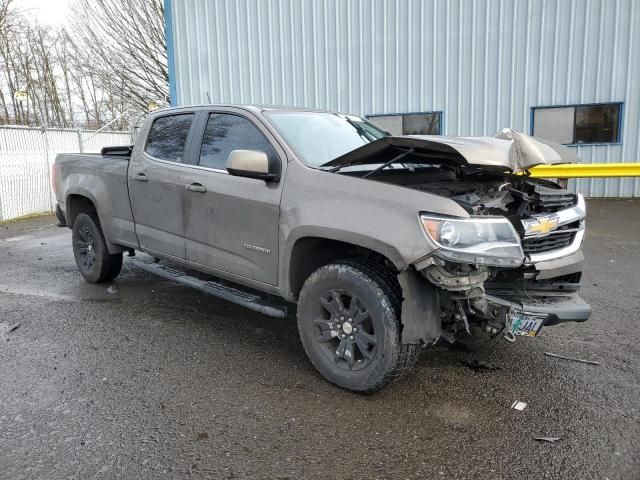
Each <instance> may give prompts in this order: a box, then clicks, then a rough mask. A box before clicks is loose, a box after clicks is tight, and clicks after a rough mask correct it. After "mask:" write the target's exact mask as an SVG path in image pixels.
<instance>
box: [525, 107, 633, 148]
mask: <svg viewBox="0 0 640 480" xmlns="http://www.w3.org/2000/svg"><path fill="white" fill-rule="evenodd" d="M531 110H532V116H533V119H532V121H533V124H532V128H531V131H532V135H533V136H534V137H539V138H544V139H546V140H551V141H553V142H557V143H561V144H563V145H581V144H594V143H595V144H597V143H620V120H621V113H622V103H600V104H593V105H567V106H562V107H533V108H532V109H531Z"/></svg>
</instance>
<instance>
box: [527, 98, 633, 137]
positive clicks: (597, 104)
mask: <svg viewBox="0 0 640 480" xmlns="http://www.w3.org/2000/svg"><path fill="white" fill-rule="evenodd" d="M607 105H618V106H619V109H618V126H617V127H618V136H617V140H616V141H615V142H592V143H563V144H562V145H563V146H565V147H602V146H607V145H622V125H623V118H624V102H593V103H570V104H566V105H539V106H535V107H531V113H530V121H529V124H530V127H529V133H530V134H531V136H534V135H533V132H534V131H535V111H536V110H539V109H552V108H573V109H574V111H573V137H574V139H575V134H576V112H577V107H601V106H607Z"/></svg>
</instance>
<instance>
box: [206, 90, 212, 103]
mask: <svg viewBox="0 0 640 480" xmlns="http://www.w3.org/2000/svg"><path fill="white" fill-rule="evenodd" d="M206 94H207V101H208V102H209V103H211V97H210V96H209V90H207V91H206Z"/></svg>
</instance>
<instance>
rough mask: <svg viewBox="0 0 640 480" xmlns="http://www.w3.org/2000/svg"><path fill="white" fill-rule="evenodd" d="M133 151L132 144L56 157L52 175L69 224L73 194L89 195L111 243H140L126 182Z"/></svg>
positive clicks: (58, 199)
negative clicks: (130, 145) (101, 150)
mask: <svg viewBox="0 0 640 480" xmlns="http://www.w3.org/2000/svg"><path fill="white" fill-rule="evenodd" d="M127 149H128V150H127ZM130 152H131V151H130V147H109V148H106V149H103V153H95V154H91V153H61V154H59V155H58V156H57V157H56V160H55V164H54V166H53V176H52V177H53V184H54V189H55V193H56V202H57V206H58V207H59V208H60V210H61V212H62V213H63V215H64V218H65V219H66V220H67V223H68V224H69V226H72V222H73V219H74V212H73V198H74V195H78V196H83V197H87V198H89V199H90V200H91V201H92V202H93V205H94V206H95V207H96V208H95V209H96V211H97V212H98V216H99V218H100V223H101V225H102V228H103V230H104V234H105V237H106V238H107V239H109V240H110V242H111V243H113V244H118V245H127V246H133V247H135V246H137V240H136V237H135V230H134V223H133V215H132V212H131V204H130V202H129V188H128V185H127V172H128V168H129V158H130ZM98 206H99V208H98Z"/></svg>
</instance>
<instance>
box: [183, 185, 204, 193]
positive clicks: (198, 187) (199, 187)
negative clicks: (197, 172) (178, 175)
mask: <svg viewBox="0 0 640 480" xmlns="http://www.w3.org/2000/svg"><path fill="white" fill-rule="evenodd" d="M184 188H186V189H187V190H191V191H192V192H199V193H204V192H206V191H207V189H206V188H205V187H203V186H202V185H200V184H199V183H190V184H188V185H185V186H184Z"/></svg>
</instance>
